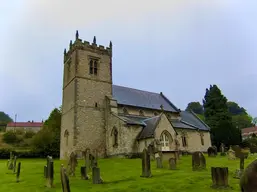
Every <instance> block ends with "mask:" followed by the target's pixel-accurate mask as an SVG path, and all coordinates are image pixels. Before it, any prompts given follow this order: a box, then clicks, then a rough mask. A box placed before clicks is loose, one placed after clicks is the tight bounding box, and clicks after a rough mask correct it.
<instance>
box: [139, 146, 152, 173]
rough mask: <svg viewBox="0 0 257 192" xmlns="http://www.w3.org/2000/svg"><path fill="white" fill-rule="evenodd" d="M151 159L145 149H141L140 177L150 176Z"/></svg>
mask: <svg viewBox="0 0 257 192" xmlns="http://www.w3.org/2000/svg"><path fill="white" fill-rule="evenodd" d="M151 176H152V174H151V160H150V155H149V153H148V151H147V149H144V150H143V154H142V175H141V177H151Z"/></svg>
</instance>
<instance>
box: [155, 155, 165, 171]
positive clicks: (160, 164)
mask: <svg viewBox="0 0 257 192" xmlns="http://www.w3.org/2000/svg"><path fill="white" fill-rule="evenodd" d="M155 160H156V168H159V169H160V168H163V166H162V159H161V157H160V155H159V153H156V154H155Z"/></svg>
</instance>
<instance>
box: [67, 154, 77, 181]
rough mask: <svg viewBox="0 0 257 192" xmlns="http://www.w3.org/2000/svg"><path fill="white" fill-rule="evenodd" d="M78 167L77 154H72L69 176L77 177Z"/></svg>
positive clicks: (69, 163)
mask: <svg viewBox="0 0 257 192" xmlns="http://www.w3.org/2000/svg"><path fill="white" fill-rule="evenodd" d="M77 165H78V160H77V154H76V153H75V152H71V154H70V158H69V162H68V170H69V175H71V176H75V171H76V167H77Z"/></svg>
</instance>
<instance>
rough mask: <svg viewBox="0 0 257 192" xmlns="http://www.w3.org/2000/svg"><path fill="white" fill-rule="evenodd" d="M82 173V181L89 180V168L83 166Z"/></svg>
mask: <svg viewBox="0 0 257 192" xmlns="http://www.w3.org/2000/svg"><path fill="white" fill-rule="evenodd" d="M80 173H81V179H82V180H88V175H87V168H86V166H82V167H81V168H80Z"/></svg>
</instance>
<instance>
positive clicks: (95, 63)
mask: <svg viewBox="0 0 257 192" xmlns="http://www.w3.org/2000/svg"><path fill="white" fill-rule="evenodd" d="M94 74H95V75H97V61H95V62H94Z"/></svg>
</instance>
